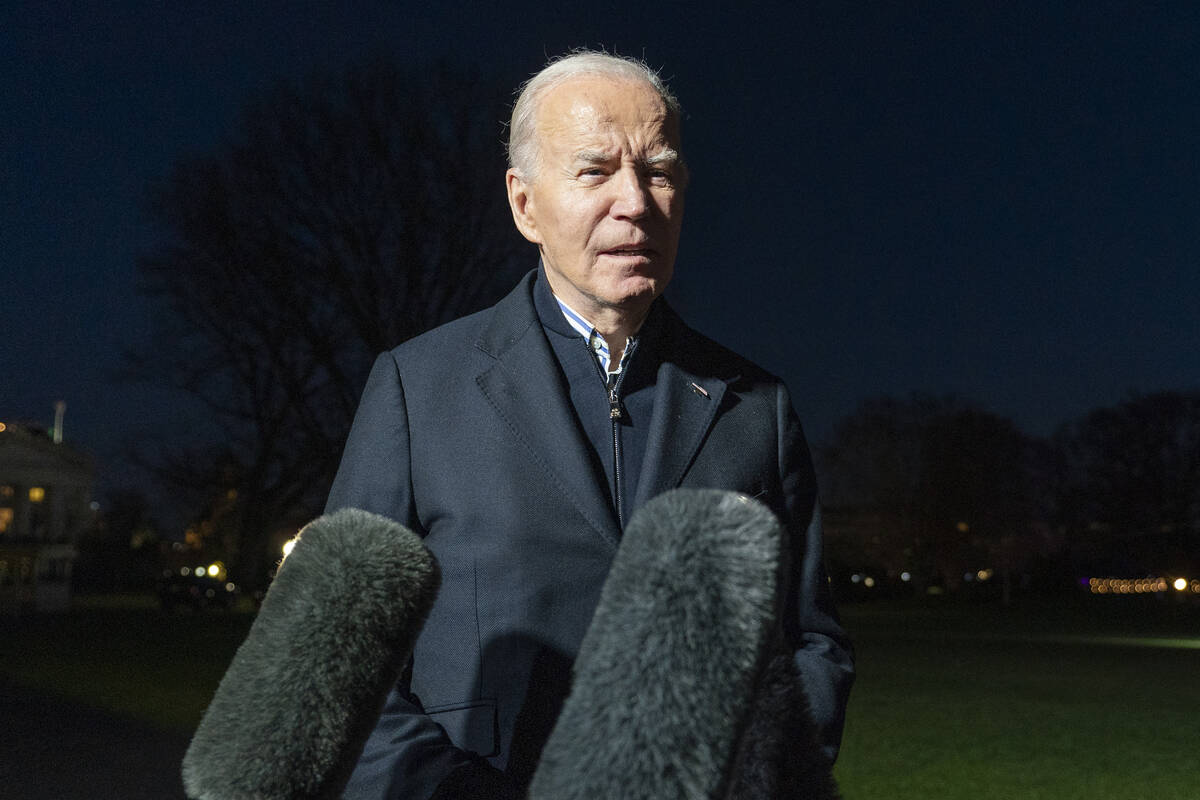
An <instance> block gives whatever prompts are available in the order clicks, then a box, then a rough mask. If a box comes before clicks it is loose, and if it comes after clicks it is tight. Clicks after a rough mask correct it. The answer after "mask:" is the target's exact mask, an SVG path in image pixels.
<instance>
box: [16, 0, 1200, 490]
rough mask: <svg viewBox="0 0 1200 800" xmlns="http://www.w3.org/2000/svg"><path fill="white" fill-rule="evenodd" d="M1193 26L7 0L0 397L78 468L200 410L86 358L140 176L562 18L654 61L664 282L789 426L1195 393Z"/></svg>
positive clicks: (529, 38) (991, 12) (132, 278)
mask: <svg viewBox="0 0 1200 800" xmlns="http://www.w3.org/2000/svg"><path fill="white" fill-rule="evenodd" d="M992 5H996V6H1000V7H999V8H993V7H989V6H992ZM1198 34H1200V11H1197V9H1196V8H1195V7H1194V6H1192V5H1191V4H1178V5H1175V6H1171V5H1159V4H1156V5H1153V6H1150V5H1146V4H1137V3H1097V2H1088V3H1052V4H1047V3H1005V4H983V3H946V4H918V3H896V4H893V3H888V4H883V3H878V4H864V5H862V6H852V5H851V4H844V3H806V4H802V5H795V6H793V5H791V4H789V5H786V6H783V5H774V4H766V5H764V6H762V7H756V8H753V9H750V10H738V9H735V8H733V7H732V5H731V4H723V3H715V2H707V3H679V4H672V3H666V4H651V5H647V6H646V7H645V8H644V9H638V10H635V9H632V8H615V7H608V6H601V5H597V4H592V5H591V6H578V7H572V6H571V5H570V4H566V5H562V4H559V5H555V4H541V3H538V4H533V3H523V2H517V3H507V4H502V5H497V6H492V5H490V4H489V5H488V6H483V5H480V6H473V5H454V4H446V5H437V4H431V5H429V6H423V5H422V6H418V5H417V4H413V3H388V2H377V3H343V4H333V3H283V2H278V1H277V0H275V1H271V2H258V3H252V4H244V5H243V4H238V5H235V4H233V3H215V4H204V5H203V6H202V5H200V4H185V5H175V4H161V3H156V2H119V3H113V4H96V5H93V4H82V3H81V4H72V3H61V4H46V5H43V4H27V5H22V4H13V5H8V6H6V10H4V11H2V12H0V78H2V79H3V80H2V82H0V86H3V90H2V91H0V153H2V154H3V159H2V161H0V210H2V216H0V264H2V266H0V343H2V344H0V415H3V417H0V418H4V419H16V420H26V421H31V422H34V423H38V424H42V425H45V426H47V427H49V425H50V424H51V422H52V419H53V403H54V401H56V400H59V399H61V400H65V401H66V402H67V413H66V420H65V425H64V430H65V434H66V438H67V440H68V441H70V442H71V443H72V444H74V445H75V446H77V447H79V448H81V449H83V450H85V451H88V452H91V453H93V454H94V455H95V456H96V458H97V462H98V476H99V479H100V481H101V487H100V488H103V487H104V486H105V485H111V484H118V483H121V482H122V481H125V480H127V479H128V475H129V473H128V470H129V469H130V467H129V464H128V461H127V460H126V458H125V456H124V455H123V454H124V453H125V452H126V451H127V450H128V449H130V448H136V446H137V445H138V443H139V441H141V440H143V439H145V438H148V437H151V436H156V435H162V434H163V433H164V431H166V432H169V431H170V430H171V429H172V428H176V427H179V428H188V427H191V426H193V425H195V424H196V419H197V417H198V415H199V414H200V412H199V410H198V409H197V408H196V407H195V406H194V405H192V404H191V403H190V401H188V400H187V399H185V398H179V397H176V396H174V395H169V394H167V393H166V392H165V391H164V390H162V389H160V388H156V387H154V386H148V385H144V384H130V383H124V382H121V381H118V380H114V378H113V375H114V373H115V372H116V370H117V367H118V365H119V363H120V356H121V353H122V351H123V350H127V349H144V347H145V345H146V344H147V342H148V340H149V337H151V331H152V328H151V326H150V322H149V320H150V309H149V303H148V301H147V300H146V299H145V298H143V297H141V296H139V295H138V293H137V291H136V285H137V271H136V259H137V257H138V256H139V255H140V254H142V253H144V252H145V251H146V249H147V248H148V247H149V246H150V245H151V244H152V241H153V240H152V232H151V230H150V227H149V225H148V223H147V221H146V216H145V214H144V213H143V212H142V210H141V204H142V202H143V197H144V193H145V189H146V186H147V184H148V183H149V182H150V181H152V180H154V179H156V178H159V177H161V176H162V175H164V174H165V173H166V172H167V171H168V170H169V169H170V167H171V165H172V163H173V162H175V161H176V160H177V159H179V158H181V157H185V156H187V155H189V154H196V153H201V152H205V151H207V150H211V149H213V148H215V147H216V146H217V145H218V144H219V143H220V142H221V141H223V139H225V138H226V137H227V136H228V135H229V134H230V132H231V131H232V130H233V129H234V127H235V126H236V122H237V119H238V115H239V110H240V108H241V107H242V106H243V104H244V103H245V102H246V100H247V99H248V98H249V96H250V95H251V94H252V93H254V92H258V91H262V90H264V89H266V88H267V87H269V86H270V85H271V84H272V82H273V81H274V80H275V79H276V78H278V77H300V76H303V75H305V74H307V73H309V72H311V71H313V70H319V71H333V70H338V69H341V68H342V67H344V66H345V65H347V64H349V63H351V62H355V61H360V60H362V59H365V58H369V57H371V56H373V55H377V54H380V53H388V54H391V55H392V56H394V57H396V58H398V59H399V60H401V61H411V62H412V63H414V64H421V63H428V62H431V61H432V60H434V59H438V58H446V59H449V60H451V61H452V62H454V63H461V64H464V65H474V66H476V67H478V68H479V69H480V70H481V71H483V72H484V73H486V74H488V75H492V76H496V77H497V79H499V80H501V81H503V82H504V84H505V85H510V86H514V87H515V86H516V85H517V84H518V83H519V82H520V81H521V80H523V79H524V78H525V77H527V76H528V75H529V74H530V73H532V72H534V71H536V70H537V69H538V68H539V67H540V66H541V65H542V64H543V62H544V61H545V59H546V57H547V56H551V55H556V54H560V53H562V52H564V51H566V50H568V49H570V48H571V47H575V46H581V45H589V46H594V47H595V46H603V47H606V48H608V49H610V50H615V51H617V52H620V53H623V54H632V55H638V56H643V57H644V58H645V59H646V60H647V61H648V62H649V63H650V64H652V65H654V66H661V67H662V69H663V72H664V75H665V76H666V77H668V79H670V81H671V84H672V86H673V87H674V89H675V90H676V92H677V94H678V95H679V97H680V99H681V101H682V103H683V105H684V108H685V112H686V120H685V127H684V149H685V153H686V156H687V158H688V160H689V162H690V164H691V169H692V174H693V183H692V186H691V189H690V191H689V195H688V207H687V215H686V221H685V225H684V242H683V246H682V250H681V253H680V257H679V262H678V265H677V273H676V274H677V277H676V282H675V284H674V285H673V286H672V290H671V295H672V297H673V301H674V302H675V304H676V305H677V306H678V307H679V308H680V309H681V311H682V312H683V313H684V315H685V317H686V318H688V319H689V321H691V322H692V324H693V325H695V326H696V327H698V328H699V329H701V330H703V331H704V332H706V333H708V334H709V335H711V336H713V337H714V338H716V339H718V340H720V341H722V342H723V343H726V344H728V345H730V346H732V347H734V348H735V349H738V350H740V351H742V352H744V353H746V354H747V355H749V356H751V357H753V358H754V359H756V360H758V361H759V362H761V363H762V364H763V365H764V366H766V367H767V368H769V369H771V370H772V371H775V372H777V373H779V374H781V375H782V376H783V377H784V378H785V379H786V380H787V382H788V384H789V386H790V387H791V389H792V393H793V399H794V402H795V405H796V407H797V410H798V411H799V413H800V416H801V418H802V419H803V420H804V421H805V424H806V426H807V428H808V430H809V433H810V437H811V438H814V439H816V440H818V441H820V440H823V439H825V438H826V437H828V436H829V434H830V432H831V430H832V427H833V425H834V423H835V422H836V421H837V420H838V419H839V418H841V417H842V416H844V415H846V414H849V413H850V412H852V411H853V410H854V408H855V407H856V405H857V404H858V403H859V402H860V401H861V400H863V399H864V398H866V397H869V396H872V395H877V394H882V393H886V394H892V395H904V394H906V393H908V392H911V391H918V390H919V391H926V392H933V393H944V392H954V393H957V394H959V395H961V396H963V397H965V398H968V399H970V400H973V401H977V402H978V403H980V404H982V405H983V406H985V407H986V408H989V409H990V410H992V411H994V412H996V413H998V414H1001V415H1003V416H1007V417H1011V418H1012V419H1013V420H1014V421H1015V422H1016V423H1017V424H1018V425H1019V426H1020V427H1021V428H1022V429H1023V430H1025V431H1026V432H1028V433H1031V434H1034V435H1044V434H1047V433H1049V432H1051V431H1052V430H1054V429H1055V428H1056V426H1058V425H1059V424H1060V423H1063V422H1066V421H1069V420H1071V419H1074V418H1077V417H1079V416H1080V415H1082V414H1083V413H1085V412H1087V411H1088V410H1090V409H1092V408H1096V407H1100V406H1109V405H1114V404H1116V403H1118V402H1120V401H1121V400H1123V399H1125V398H1126V397H1127V396H1129V394H1130V393H1131V392H1153V391H1158V390H1163V389H1192V388H1195V387H1196V386H1197V384H1198V381H1197V379H1196V374H1197V368H1198V367H1200V354H1198V351H1197V342H1198V341H1200V335H1198V334H1200V322H1198V321H1197V320H1198V317H1197V315H1196V313H1195V305H1196V303H1195V298H1196V296H1197V289H1198V288H1200V287H1198V283H1200V278H1197V270H1196V265H1197V263H1198V262H1200V258H1198V256H1200V200H1198V195H1197V191H1196V187H1197V185H1198V184H1200V181H1198V178H1200V176H1198V175H1197V172H1198V168H1197V159H1196V157H1195V155H1194V150H1195V146H1196V142H1197V141H1198V140H1200V113H1198V108H1200V106H1198V98H1197V87H1198V86H1200V80H1198V79H1200V74H1198V73H1200V58H1198V56H1200V53H1198V49H1200V45H1198V44H1197V43H1198V42H1200V36H1198ZM496 130H497V134H496V138H497V142H498V143H499V141H500V140H501V137H502V130H501V126H500V120H497V128H496ZM497 146H499V144H498V145H497ZM480 180H486V181H490V182H492V183H493V184H494V186H495V191H496V192H502V191H503V181H502V176H501V175H499V174H497V175H488V176H482V175H481V176H480ZM534 258H535V255H534V252H533V250H532V248H531V249H530V265H531V266H532V264H533V263H534V261H533V260H534ZM150 343H151V345H152V346H154V347H164V348H166V347H170V345H171V343H170V342H150Z"/></svg>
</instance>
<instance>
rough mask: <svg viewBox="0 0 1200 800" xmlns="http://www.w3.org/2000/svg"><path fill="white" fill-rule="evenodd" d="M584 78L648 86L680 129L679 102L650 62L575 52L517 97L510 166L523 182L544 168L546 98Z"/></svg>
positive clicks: (511, 125) (545, 69)
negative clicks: (541, 115)
mask: <svg viewBox="0 0 1200 800" xmlns="http://www.w3.org/2000/svg"><path fill="white" fill-rule="evenodd" d="M581 75H596V76H601V77H607V78H613V79H615V80H622V81H635V82H641V83H644V84H646V85H648V86H649V87H650V88H651V89H653V90H654V91H655V93H656V94H658V96H659V97H660V98H661V99H662V101H663V105H665V106H666V107H667V118H668V119H669V120H671V121H673V122H674V123H675V124H676V125H678V123H679V120H680V117H681V110H680V107H679V100H677V99H676V98H675V95H673V94H671V90H670V89H668V88H667V85H666V84H665V83H664V82H663V79H662V78H661V77H660V76H659V74H658V71H657V70H655V69H653V68H651V67H650V66H648V65H647V64H646V62H644V61H642V60H640V59H637V58H632V57H630V56H618V55H611V54H609V53H605V52H602V51H598V50H576V51H573V52H571V53H568V54H567V55H565V56H559V57H558V58H555V59H552V60H551V61H550V63H549V64H547V65H546V66H545V67H543V68H542V70H541V71H540V72H538V73H537V74H536V75H534V76H533V77H532V78H530V79H529V80H527V81H525V83H524V84H522V86H521V88H520V94H518V95H517V102H516V103H514V104H513V110H512V120H511V121H510V123H509V127H508V165H509V166H510V167H512V169H513V170H514V171H515V172H516V173H517V176H518V177H519V178H521V180H524V181H532V180H534V179H535V178H536V177H537V172H538V167H539V166H540V162H541V154H540V152H539V148H538V139H537V126H536V121H537V112H538V108H539V106H540V105H541V101H542V98H543V97H545V95H546V93H547V92H549V91H550V90H551V89H553V88H554V87H556V86H558V85H560V84H562V83H564V82H566V81H568V80H570V79H571V78H576V77H579V76H581Z"/></svg>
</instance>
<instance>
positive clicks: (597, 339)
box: [554, 295, 633, 380]
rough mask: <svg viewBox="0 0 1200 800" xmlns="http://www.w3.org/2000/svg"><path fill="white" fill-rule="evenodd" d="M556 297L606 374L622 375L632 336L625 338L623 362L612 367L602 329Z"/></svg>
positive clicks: (568, 321) (568, 322) (570, 322)
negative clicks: (601, 332) (598, 328)
mask: <svg viewBox="0 0 1200 800" xmlns="http://www.w3.org/2000/svg"><path fill="white" fill-rule="evenodd" d="M554 299H555V300H557V301H558V307H559V308H561V309H562V312H563V316H564V317H566V319H567V324H568V325H570V326H571V327H572V328H574V329H575V331H576V332H578V333H579V335H580V336H582V337H583V338H584V341H586V342H587V343H588V349H589V350H591V351H592V354H593V355H595V356H596V358H597V360H599V362H600V369H602V370H604V374H605V375H608V376H609V380H612V377H613V376H614V375H620V374H621V370H623V369H625V363H626V361H627V360H628V359H629V351H630V350H632V349H633V348H632V347H630V346H629V345H630V343H631V342H632V341H633V339H632V338H629V339H626V340H625V350H624V352H622V353H621V362H620V363H619V364H617V367H616V369H613V367H612V354H611V353H609V351H608V342H606V341H604V337H603V336H602V335H601V334H600V331H598V330H596V326H595V325H593V324H592V323H590V322H588V321H587V320H586V319H584V318H583V316H582V315H580V314H579V312H577V311H576V310H575V309H573V308H571V307H570V306H569V305H567V304H566V303H564V302H563V301H562V300H561V299H560V298H559V296H558V295H554Z"/></svg>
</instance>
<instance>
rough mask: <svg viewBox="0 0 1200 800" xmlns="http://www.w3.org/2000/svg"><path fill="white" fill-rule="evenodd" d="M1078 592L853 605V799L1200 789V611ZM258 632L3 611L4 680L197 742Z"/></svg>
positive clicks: (237, 618)
mask: <svg viewBox="0 0 1200 800" xmlns="http://www.w3.org/2000/svg"><path fill="white" fill-rule="evenodd" d="M1084 599H1085V600H1090V601H1091V602H1081V603H1076V604H1059V605H1054V606H1048V605H1040V606H1039V605H1029V606H1026V607H1022V608H1015V609H1008V610H1005V609H999V608H996V607H989V606H966V605H953V604H941V605H935V606H929V605H916V604H908V605H857V606H848V607H846V608H844V609H843V618H844V621H845V623H846V627H847V629H848V630H849V631H850V633H851V635H852V636H853V637H854V640H855V645H856V648H857V652H858V667H859V678H858V682H857V684H856V686H855V689H854V693H853V696H852V698H851V704H850V709H849V712H848V718H847V725H846V736H845V741H844V744H843V748H842V756H841V758H840V760H839V761H838V766H837V777H838V780H839V783H840V784H841V787H842V792H843V795H844V797H845V798H846V800H875V799H876V798H888V799H889V800H909V798H911V799H912V800H917V798H920V800H929V798H939V799H940V798H946V799H948V800H956V799H957V798H971V800H988V798H1005V800H1008V799H1009V798H1021V799H1022V800H1040V799H1042V798H1045V799H1046V800H1051V799H1052V800H1073V798H1088V800H1138V799H1139V798H1147V799H1148V798H1152V797H1153V798H1159V797H1194V796H1197V795H1198V794H1200V791H1198V790H1197V786H1196V784H1197V774H1196V770H1195V757H1194V755H1193V753H1194V748H1195V743H1196V742H1197V741H1200V714H1197V713H1196V709H1197V708H1200V680H1197V676H1198V675H1200V669H1198V668H1200V649H1196V648H1195V645H1196V644H1197V641H1198V640H1200V608H1197V607H1196V606H1177V605H1173V604H1165V605H1155V604H1152V603H1138V602H1135V601H1134V599H1133V598H1120V599H1117V598H1099V599H1097V598H1084ZM1113 600H1119V602H1115V603H1114V602H1112V601H1113ZM251 622H252V616H251V615H250V614H249V613H247V612H245V611H242V612H236V613H230V614H224V613H205V614H193V613H177V614H174V615H165V614H163V613H161V612H160V611H158V610H157V608H156V607H154V605H153V603H151V602H150V601H149V600H148V599H144V598H115V599H114V598H107V599H105V600H103V601H97V600H93V601H91V602H89V603H86V604H84V605H82V606H81V607H80V608H78V609H76V610H75V611H73V612H72V613H70V614H66V615H57V616H32V617H22V618H11V617H10V618H0V637H2V638H0V641H3V642H4V643H5V646H4V647H3V648H0V675H2V676H4V677H5V678H6V679H7V680H10V681H15V682H18V683H21V684H25V685H28V686H33V687H36V688H39V689H42V690H44V691H47V692H51V693H55V694H59V695H64V696H67V697H71V698H75V699H78V700H80V701H83V702H86V703H88V704H91V705H95V706H100V707H103V708H107V709H111V710H114V711H117V712H119V713H123V714H127V715H132V716H136V717H140V718H142V719H145V720H148V721H150V722H153V723H155V724H157V725H160V726H162V727H164V728H167V729H173V730H179V731H188V730H190V729H192V728H193V727H194V726H195V725H196V723H197V722H198V721H199V719H200V716H201V714H202V713H203V710H204V707H205V705H206V704H207V703H208V701H209V699H210V698H211V696H212V693H213V691H215V689H216V686H217V683H218V682H219V680H220V678H221V675H222V674H223V672H224V670H225V667H226V666H227V664H228V662H229V659H230V658H231V657H232V655H233V653H234V651H235V650H236V648H237V646H238V644H240V642H241V641H242V639H243V638H244V637H245V635H246V632H247V631H248V630H249V626H250V623H251Z"/></svg>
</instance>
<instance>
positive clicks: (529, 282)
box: [476, 270, 736, 547]
mask: <svg viewBox="0 0 1200 800" xmlns="http://www.w3.org/2000/svg"><path fill="white" fill-rule="evenodd" d="M536 276H537V270H534V271H531V272H530V273H529V274H527V275H526V276H525V277H524V278H523V279H522V280H521V282H520V283H519V284H517V287H516V288H515V289H514V290H513V291H512V292H510V293H509V294H508V296H507V297H505V298H504V299H503V300H501V301H500V302H499V303H497V304H496V305H495V306H494V307H493V309H492V314H491V318H490V320H489V321H488V323H487V324H486V325H485V326H484V328H483V331H482V333H481V334H480V337H479V339H478V341H477V342H476V347H477V348H478V349H479V350H481V351H482V352H484V353H486V354H487V355H489V356H490V357H491V358H492V359H494V363H493V364H492V365H490V366H489V367H488V368H487V369H486V370H484V371H483V372H482V373H480V374H479V375H478V376H477V378H476V382H477V384H478V385H479V388H480V390H481V391H482V392H483V394H484V395H485V396H486V397H487V399H488V401H489V403H490V404H491V406H492V407H493V408H494V409H495V411H496V413H497V414H498V415H499V417H500V418H501V419H502V420H503V421H504V423H505V425H506V426H507V427H508V429H509V430H510V431H511V432H512V434H513V435H514V436H515V437H516V438H517V439H518V440H519V441H520V442H521V443H522V444H523V445H524V446H525V447H526V449H527V450H528V451H529V453H530V455H531V456H532V457H533V460H534V461H535V462H536V463H538V464H539V465H540V466H541V468H542V470H543V471H544V473H545V477H546V479H547V480H548V482H549V484H550V485H552V486H554V487H556V488H557V489H558V491H560V492H561V493H562V495H563V496H564V497H565V498H566V499H567V500H568V501H569V502H570V503H571V504H572V505H573V506H574V507H575V508H576V510H577V511H579V513H580V514H581V515H582V516H583V517H584V519H586V520H587V521H588V523H589V525H590V526H591V527H592V528H593V529H594V530H595V532H596V533H597V534H599V535H600V536H601V537H602V538H603V539H604V540H605V541H607V542H608V543H610V544H611V545H612V546H614V547H615V546H616V544H617V542H618V541H619V539H620V528H619V525H618V523H617V519H616V515H615V512H614V511H613V508H612V503H611V502H610V500H609V498H608V492H607V489H606V487H605V486H604V485H602V484H600V483H598V482H597V481H596V479H595V476H594V472H593V466H592V464H591V461H590V459H589V457H588V453H589V450H590V447H589V445H588V444H587V442H586V441H585V438H584V434H583V432H582V431H581V430H580V429H579V425H578V423H577V422H576V420H575V412H574V411H573V409H572V408H571V401H570V399H569V395H568V388H567V386H566V385H565V381H564V379H563V377H562V374H561V371H560V369H559V366H558V361H557V359H556V358H555V356H554V352H553V350H552V349H551V347H550V343H549V342H548V341H547V339H546V335H545V332H544V331H543V330H542V326H541V323H540V322H539V320H538V316H537V311H536V309H535V307H534V300H533V284H534V280H535V279H536ZM663 311H664V312H666V313H665V319H664V321H663V329H662V338H661V341H660V343H659V346H658V347H656V348H655V349H656V350H658V351H659V353H660V354H661V362H660V365H659V367H658V382H657V389H656V395H655V400H654V413H653V416H652V418H651V422H650V428H649V431H648V432H647V436H648V439H647V446H646V455H645V460H644V462H643V464H642V471H641V477H640V479H639V481H638V487H637V494H636V497H635V499H634V508H635V509H636V508H638V507H640V506H641V505H642V504H643V503H644V502H645V501H647V500H649V499H650V498H652V497H654V496H655V495H658V494H660V493H662V492H664V491H666V490H668V489H671V488H674V487H676V486H678V485H679V483H680V481H681V480H682V479H683V476H684V475H685V474H686V472H687V469H688V467H689V466H690V465H691V463H692V460H693V459H694V458H695V455H696V452H697V451H698V450H699V449H700V445H701V443H702V442H703V441H704V437H705V435H706V434H707V432H708V430H709V428H710V427H711V426H712V424H713V422H714V420H715V419H716V416H717V412H718V410H719V409H720V407H721V402H722V398H723V397H724V394H725V390H726V386H727V384H728V383H729V382H730V381H732V380H733V379H735V378H736V375H733V374H720V373H719V372H718V373H717V374H710V371H709V370H706V369H705V368H704V367H705V366H706V365H705V363H704V352H702V351H701V350H700V349H698V348H704V347H705V346H708V347H711V346H712V345H711V343H709V342H707V340H704V339H703V337H700V336H699V335H697V334H695V333H694V332H693V331H691V329H690V328H688V327H687V326H686V325H684V323H683V322H682V320H680V319H679V317H678V316H676V315H675V313H674V312H673V311H671V310H670V308H664V309H663Z"/></svg>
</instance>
